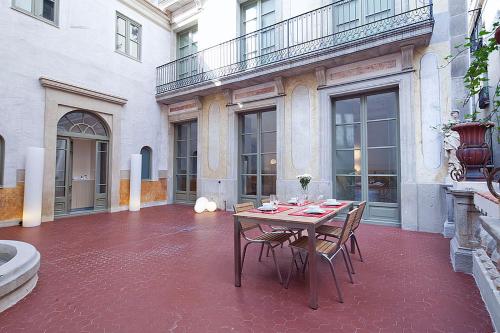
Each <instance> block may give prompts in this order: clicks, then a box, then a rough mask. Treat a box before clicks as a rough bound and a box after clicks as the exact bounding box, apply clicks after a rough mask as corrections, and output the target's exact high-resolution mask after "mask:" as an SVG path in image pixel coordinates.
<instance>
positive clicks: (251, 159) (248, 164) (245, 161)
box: [240, 155, 257, 174]
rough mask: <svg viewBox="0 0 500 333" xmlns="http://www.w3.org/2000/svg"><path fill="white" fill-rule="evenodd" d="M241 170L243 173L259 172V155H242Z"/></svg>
mask: <svg viewBox="0 0 500 333" xmlns="http://www.w3.org/2000/svg"><path fill="white" fill-rule="evenodd" d="M240 170H241V171H240V173H242V174H257V155H244V156H241V169H240Z"/></svg>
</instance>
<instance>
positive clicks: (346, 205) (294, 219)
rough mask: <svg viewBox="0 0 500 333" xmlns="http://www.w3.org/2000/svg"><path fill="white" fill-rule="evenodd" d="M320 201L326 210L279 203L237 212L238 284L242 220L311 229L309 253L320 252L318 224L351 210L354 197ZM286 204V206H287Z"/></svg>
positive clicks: (314, 301)
mask: <svg viewBox="0 0 500 333" xmlns="http://www.w3.org/2000/svg"><path fill="white" fill-rule="evenodd" d="M311 204H315V205H320V207H321V209H322V210H324V213H322V214H307V213H306V212H305V209H307V205H306V206H297V205H290V204H287V203H284V204H278V206H277V209H276V210H274V211H259V210H258V209H251V210H247V211H244V212H240V213H237V214H234V215H233V217H234V284H235V286H236V287H241V223H255V224H261V225H270V226H280V227H287V228H290V229H298V230H301V231H302V230H304V231H307V234H308V235H309V236H312V237H308V253H315V254H316V237H315V235H316V231H315V230H316V228H318V227H319V226H321V225H323V224H325V223H326V222H328V221H330V220H332V219H333V218H334V217H335V216H337V215H339V214H341V213H344V212H346V211H348V210H350V209H351V208H352V206H353V202H352V201H345V200H342V201H341V202H340V205H337V206H328V207H325V206H322V204H323V203H321V202H319V203H311ZM285 207H286V208H285ZM319 259H320V258H319V256H318V255H310V256H309V273H308V274H309V279H308V280H309V307H310V308H312V309H318V263H319Z"/></svg>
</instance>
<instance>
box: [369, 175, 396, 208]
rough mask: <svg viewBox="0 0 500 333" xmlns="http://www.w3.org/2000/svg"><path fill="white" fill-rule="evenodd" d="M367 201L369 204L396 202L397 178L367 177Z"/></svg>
mask: <svg viewBox="0 0 500 333" xmlns="http://www.w3.org/2000/svg"><path fill="white" fill-rule="evenodd" d="M368 200H369V201H371V202H394V203H395V202H398V186H397V177H390V176H386V177H380V176H376V177H368Z"/></svg>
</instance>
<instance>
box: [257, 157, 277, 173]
mask: <svg viewBox="0 0 500 333" xmlns="http://www.w3.org/2000/svg"><path fill="white" fill-rule="evenodd" d="M261 163H262V166H261V169H262V173H267V174H270V173H271V174H276V164H277V161H276V154H262V155H261Z"/></svg>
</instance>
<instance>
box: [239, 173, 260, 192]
mask: <svg viewBox="0 0 500 333" xmlns="http://www.w3.org/2000/svg"><path fill="white" fill-rule="evenodd" d="M241 184H242V188H241V194H243V195H257V176H241Z"/></svg>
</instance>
